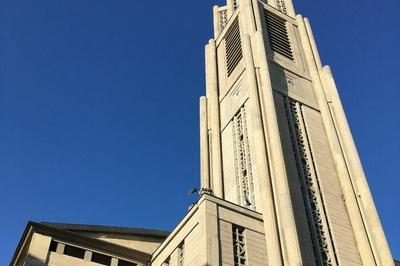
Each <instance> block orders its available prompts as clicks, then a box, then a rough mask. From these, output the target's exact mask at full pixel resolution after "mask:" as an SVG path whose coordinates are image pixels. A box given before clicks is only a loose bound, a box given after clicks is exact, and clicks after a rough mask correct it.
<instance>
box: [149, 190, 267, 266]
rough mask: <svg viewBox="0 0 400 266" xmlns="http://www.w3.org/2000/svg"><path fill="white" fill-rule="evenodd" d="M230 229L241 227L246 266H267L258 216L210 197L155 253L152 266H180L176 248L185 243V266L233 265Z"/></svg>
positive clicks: (196, 208) (260, 222)
mask: <svg viewBox="0 0 400 266" xmlns="http://www.w3.org/2000/svg"><path fill="white" fill-rule="evenodd" d="M233 226H240V227H242V228H244V235H245V242H246V244H245V248H246V258H247V260H248V265H267V254H266V247H265V240H264V239H265V235H264V230H263V228H264V227H263V222H262V218H261V215H260V214H259V213H256V212H254V211H251V210H247V209H245V208H243V207H240V206H237V205H234V204H232V203H229V202H227V201H223V200H220V199H217V198H215V197H212V196H209V195H204V196H203V197H202V198H201V199H200V201H199V202H198V204H197V205H196V206H195V207H193V209H192V210H191V211H190V212H189V213H188V214H187V216H186V217H185V218H184V219H183V220H182V222H181V223H180V224H179V225H178V226H177V227H176V229H175V230H174V231H173V232H172V233H171V235H170V237H168V238H167V240H166V241H165V242H164V243H163V244H162V245H161V246H160V248H159V249H157V250H156V252H155V253H154V254H153V260H152V263H151V264H152V265H155V266H158V265H160V266H161V265H163V263H165V262H169V265H174V266H179V265H181V264H179V256H178V255H179V247H180V246H181V245H182V243H184V261H185V265H233V264H234V263H233V261H234V252H233V238H232V233H233V232H232V227H233ZM186 263H187V264H186Z"/></svg>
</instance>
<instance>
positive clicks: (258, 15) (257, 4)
mask: <svg viewBox="0 0 400 266" xmlns="http://www.w3.org/2000/svg"><path fill="white" fill-rule="evenodd" d="M252 5H253V12H254V20H255V23H256V26H255V27H256V28H255V30H256V31H258V30H261V29H262V23H263V22H262V20H261V14H262V13H261V12H260V2H259V0H252Z"/></svg>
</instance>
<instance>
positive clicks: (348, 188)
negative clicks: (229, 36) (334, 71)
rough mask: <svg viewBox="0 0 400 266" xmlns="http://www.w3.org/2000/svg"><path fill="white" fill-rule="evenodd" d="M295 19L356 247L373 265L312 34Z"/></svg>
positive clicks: (302, 22) (299, 17) (302, 21)
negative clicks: (314, 51) (312, 44)
mask: <svg viewBox="0 0 400 266" xmlns="http://www.w3.org/2000/svg"><path fill="white" fill-rule="evenodd" d="M296 20H297V22H298V28H299V33H300V39H301V42H302V44H303V48H304V53H305V57H306V61H307V65H308V67H309V70H310V76H311V79H312V84H313V88H314V92H315V95H316V98H317V101H318V105H319V108H320V111H321V116H322V120H323V123H324V127H325V131H326V133H327V136H328V140H329V144H330V147H331V150H332V155H333V158H334V160H335V163H336V169H337V171H338V176H339V179H340V180H339V181H340V183H341V186H342V191H343V196H344V199H345V204H346V207H347V209H348V213H349V217H350V220H351V223H352V226H353V230H354V234H355V237H356V241H357V246H358V250H359V252H360V255H361V258H362V261H363V264H364V265H376V262H375V259H374V256H373V254H372V250H371V246H370V243H369V239H368V236H367V234H366V231H365V228H364V224H363V220H362V219H361V214H360V210H359V208H358V204H357V200H356V198H355V194H354V190H353V186H352V183H351V181H350V176H349V174H348V169H347V167H346V163H345V161H344V158H343V155H342V151H341V149H340V144H339V141H338V138H337V135H336V129H335V127H334V124H333V121H332V117H331V115H330V110H329V106H328V103H327V99H326V95H325V92H324V90H323V87H322V83H321V80H320V77H319V72H318V69H317V64H316V59H315V57H314V54H313V51H312V47H311V38H312V37H311V36H309V35H308V33H307V29H306V26H305V23H304V20H303V17H302V16H301V15H297V16H296Z"/></svg>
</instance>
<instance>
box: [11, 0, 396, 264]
mask: <svg viewBox="0 0 400 266" xmlns="http://www.w3.org/2000/svg"><path fill="white" fill-rule="evenodd" d="M205 54H206V96H204V97H201V98H200V146H201V149H200V150H201V156H200V157H201V167H200V168H201V174H200V176H201V189H200V198H199V199H198V201H197V202H196V203H193V204H192V205H191V206H190V208H189V210H188V211H187V213H186V214H185V216H184V217H183V218H182V219H181V220H180V222H179V223H178V224H177V225H176V226H175V228H174V229H173V230H172V231H171V232H164V231H159V230H149V229H139V228H121V227H111V226H94V225H76V224H57V223H35V222H29V223H28V224H27V226H26V229H25V231H24V233H23V235H22V238H21V240H20V242H19V244H18V246H17V248H16V250H15V253H14V256H13V258H12V260H11V263H10V265H13V266H22V265H35V266H37V265H57V266H71V265H80V266H91V265H94V264H93V263H95V264H96V265H100V264H101V265H109V266H144V265H153V266H219V265H221V266H222V265H223V266H231V265H234V266H265V265H270V266H300V265H304V266H320V265H322V266H325V265H327V266H337V265H341V266H348V265H351V266H353V265H360V266H361V265H364V266H374V265H375V266H391V265H393V266H394V265H395V263H396V266H399V265H400V262H395V261H394V260H393V258H392V255H391V253H390V250H389V247H388V244H387V241H386V238H385V235H384V232H383V229H382V225H381V222H380V219H379V217H378V213H377V211H376V208H375V204H374V201H373V199H372V196H371V192H370V190H369V187H368V183H367V180H366V178H365V174H364V171H363V168H362V165H361V162H360V159H359V156H358V153H357V149H356V146H355V144H354V141H353V137H352V135H351V132H350V128H349V125H348V123H347V119H346V116H345V113H344V110H343V106H342V103H341V101H340V97H339V94H338V91H337V89H336V85H335V81H334V79H333V77H332V73H331V71H330V68H329V67H328V66H324V67H323V66H322V63H321V60H320V57H319V54H318V50H317V46H316V43H315V40H314V37H313V34H312V30H311V26H310V23H309V21H308V20H307V19H306V18H303V17H302V16H301V15H296V13H295V10H294V7H293V4H292V1H291V0H227V3H226V5H225V6H223V7H217V6H216V7H214V38H213V39H211V40H210V41H209V43H208V44H207V45H206V48H205ZM161 215H162V214H160V219H162V218H163V217H162V216H161Z"/></svg>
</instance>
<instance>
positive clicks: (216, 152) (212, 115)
mask: <svg viewBox="0 0 400 266" xmlns="http://www.w3.org/2000/svg"><path fill="white" fill-rule="evenodd" d="M206 95H207V106H208V111H207V113H208V117H209V120H208V122H209V128H210V132H211V138H210V140H209V141H210V147H211V153H210V154H211V171H210V173H211V180H212V185H211V188H212V190H213V191H214V194H215V196H217V197H219V198H224V190H223V180H222V159H221V130H220V117H219V93H218V72H217V54H216V47H215V41H214V40H210V42H209V44H208V45H206Z"/></svg>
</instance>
